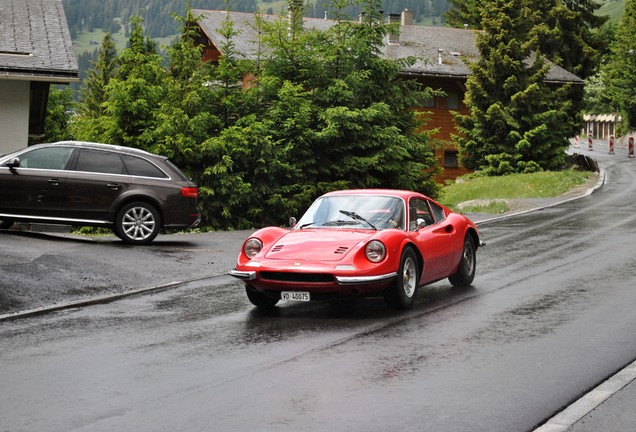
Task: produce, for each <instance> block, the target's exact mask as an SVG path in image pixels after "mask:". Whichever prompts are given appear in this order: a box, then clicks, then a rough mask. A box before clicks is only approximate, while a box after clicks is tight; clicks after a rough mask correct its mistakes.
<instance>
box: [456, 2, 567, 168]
mask: <svg viewBox="0 0 636 432" xmlns="http://www.w3.org/2000/svg"><path fill="white" fill-rule="evenodd" d="M537 19H538V18H537V17H536V16H534V15H533V11H532V7H531V3H530V1H529V0H494V1H492V2H489V3H487V4H485V5H484V10H483V13H482V24H483V29H484V31H483V33H479V34H477V46H478V48H479V51H480V53H481V56H480V59H479V60H478V61H477V62H475V63H470V64H469V67H470V69H471V75H469V77H468V80H467V82H466V89H467V90H466V103H467V105H468V107H469V109H470V114H468V115H461V114H457V115H456V121H457V123H458V131H459V132H460V134H461V135H458V136H455V137H454V139H455V141H456V143H457V145H458V147H459V149H460V151H461V154H462V163H463V164H464V166H466V167H467V168H473V169H479V170H482V171H483V172H484V173H485V174H491V175H493V174H494V175H500V174H507V173H513V172H533V171H538V170H542V169H557V168H560V167H561V166H562V164H563V162H564V160H565V149H566V148H567V146H568V144H569V143H568V140H567V138H568V137H569V136H570V135H571V124H569V123H568V119H567V112H568V110H569V106H570V105H569V102H568V101H567V99H566V96H567V91H568V89H567V87H563V88H558V89H554V88H550V87H548V86H546V84H545V76H546V73H547V70H548V69H547V68H548V66H547V65H546V63H545V62H544V60H543V58H542V57H541V56H540V55H536V54H533V53H534V52H535V50H536V46H537V43H538V41H537V34H536V33H534V32H533V28H534V25H533V23H534V22H536V21H537ZM528 59H534V60H532V61H530V62H528ZM564 124H565V125H566V127H564Z"/></svg>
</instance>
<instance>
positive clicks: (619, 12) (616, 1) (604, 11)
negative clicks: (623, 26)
mask: <svg viewBox="0 0 636 432" xmlns="http://www.w3.org/2000/svg"><path fill="white" fill-rule="evenodd" d="M597 3H599V4H601V3H604V4H603V5H602V6H601V7H600V8H599V9H598V10H597V11H596V15H601V16H602V15H608V16H609V17H610V20H611V21H614V22H616V21H619V20H620V19H621V17H622V16H623V13H624V12H625V0H605V2H597Z"/></svg>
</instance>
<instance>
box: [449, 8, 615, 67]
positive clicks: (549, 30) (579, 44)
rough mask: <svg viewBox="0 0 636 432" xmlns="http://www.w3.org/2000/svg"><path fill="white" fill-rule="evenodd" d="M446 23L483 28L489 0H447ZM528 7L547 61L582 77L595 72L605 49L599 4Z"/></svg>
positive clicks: (603, 18)
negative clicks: (448, 7)
mask: <svg viewBox="0 0 636 432" xmlns="http://www.w3.org/2000/svg"><path fill="white" fill-rule="evenodd" d="M449 2H450V3H451V5H452V9H451V10H450V11H449V12H447V14H446V20H447V22H448V23H449V25H451V26H454V27H462V26H463V25H464V24H468V26H469V27H470V28H473V29H482V28H483V23H482V15H481V11H482V10H483V9H484V8H485V6H486V5H488V4H489V3H491V1H490V0H449ZM530 8H531V9H532V11H533V12H534V13H533V14H532V16H534V17H535V18H534V21H532V22H531V23H529V24H531V25H532V26H534V27H537V28H536V30H535V31H537V32H538V36H539V44H538V46H537V49H538V50H539V51H541V53H542V54H543V55H545V56H546V57H547V58H548V59H549V60H550V61H552V62H554V63H556V64H558V65H559V66H561V67H563V68H565V69H567V70H568V71H570V72H572V73H574V74H576V75H578V76H579V77H581V78H587V77H588V76H591V75H593V74H594V73H596V69H597V65H598V62H599V55H600V53H602V52H603V50H604V49H605V43H604V41H603V38H602V37H600V36H599V34H598V32H596V31H595V30H597V29H599V28H600V27H601V26H602V25H603V23H605V22H606V21H607V17H606V16H598V15H596V13H595V12H596V11H597V10H598V9H599V8H600V5H599V4H598V3H597V2H595V1H593V0H536V1H534V2H532V4H531V5H530Z"/></svg>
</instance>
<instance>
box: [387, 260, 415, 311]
mask: <svg viewBox="0 0 636 432" xmlns="http://www.w3.org/2000/svg"><path fill="white" fill-rule="evenodd" d="M418 275H419V272H418V269H417V258H416V257H415V252H413V249H411V248H406V249H404V252H402V257H401V258H400V269H399V270H398V274H397V277H396V278H395V282H394V283H393V285H391V286H390V287H389V288H387V291H386V293H385V295H384V300H385V301H386V303H387V304H388V305H389V306H390V307H391V308H393V309H409V308H410V307H411V306H413V302H414V301H415V290H416V289H417V283H418Z"/></svg>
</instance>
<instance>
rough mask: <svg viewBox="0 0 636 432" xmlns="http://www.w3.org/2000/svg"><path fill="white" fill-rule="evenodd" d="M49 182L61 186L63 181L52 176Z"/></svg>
mask: <svg viewBox="0 0 636 432" xmlns="http://www.w3.org/2000/svg"><path fill="white" fill-rule="evenodd" d="M48 183H49V184H50V185H53V186H59V185H60V183H61V182H60V180H59V179H56V178H52V179H49V182H48Z"/></svg>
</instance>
